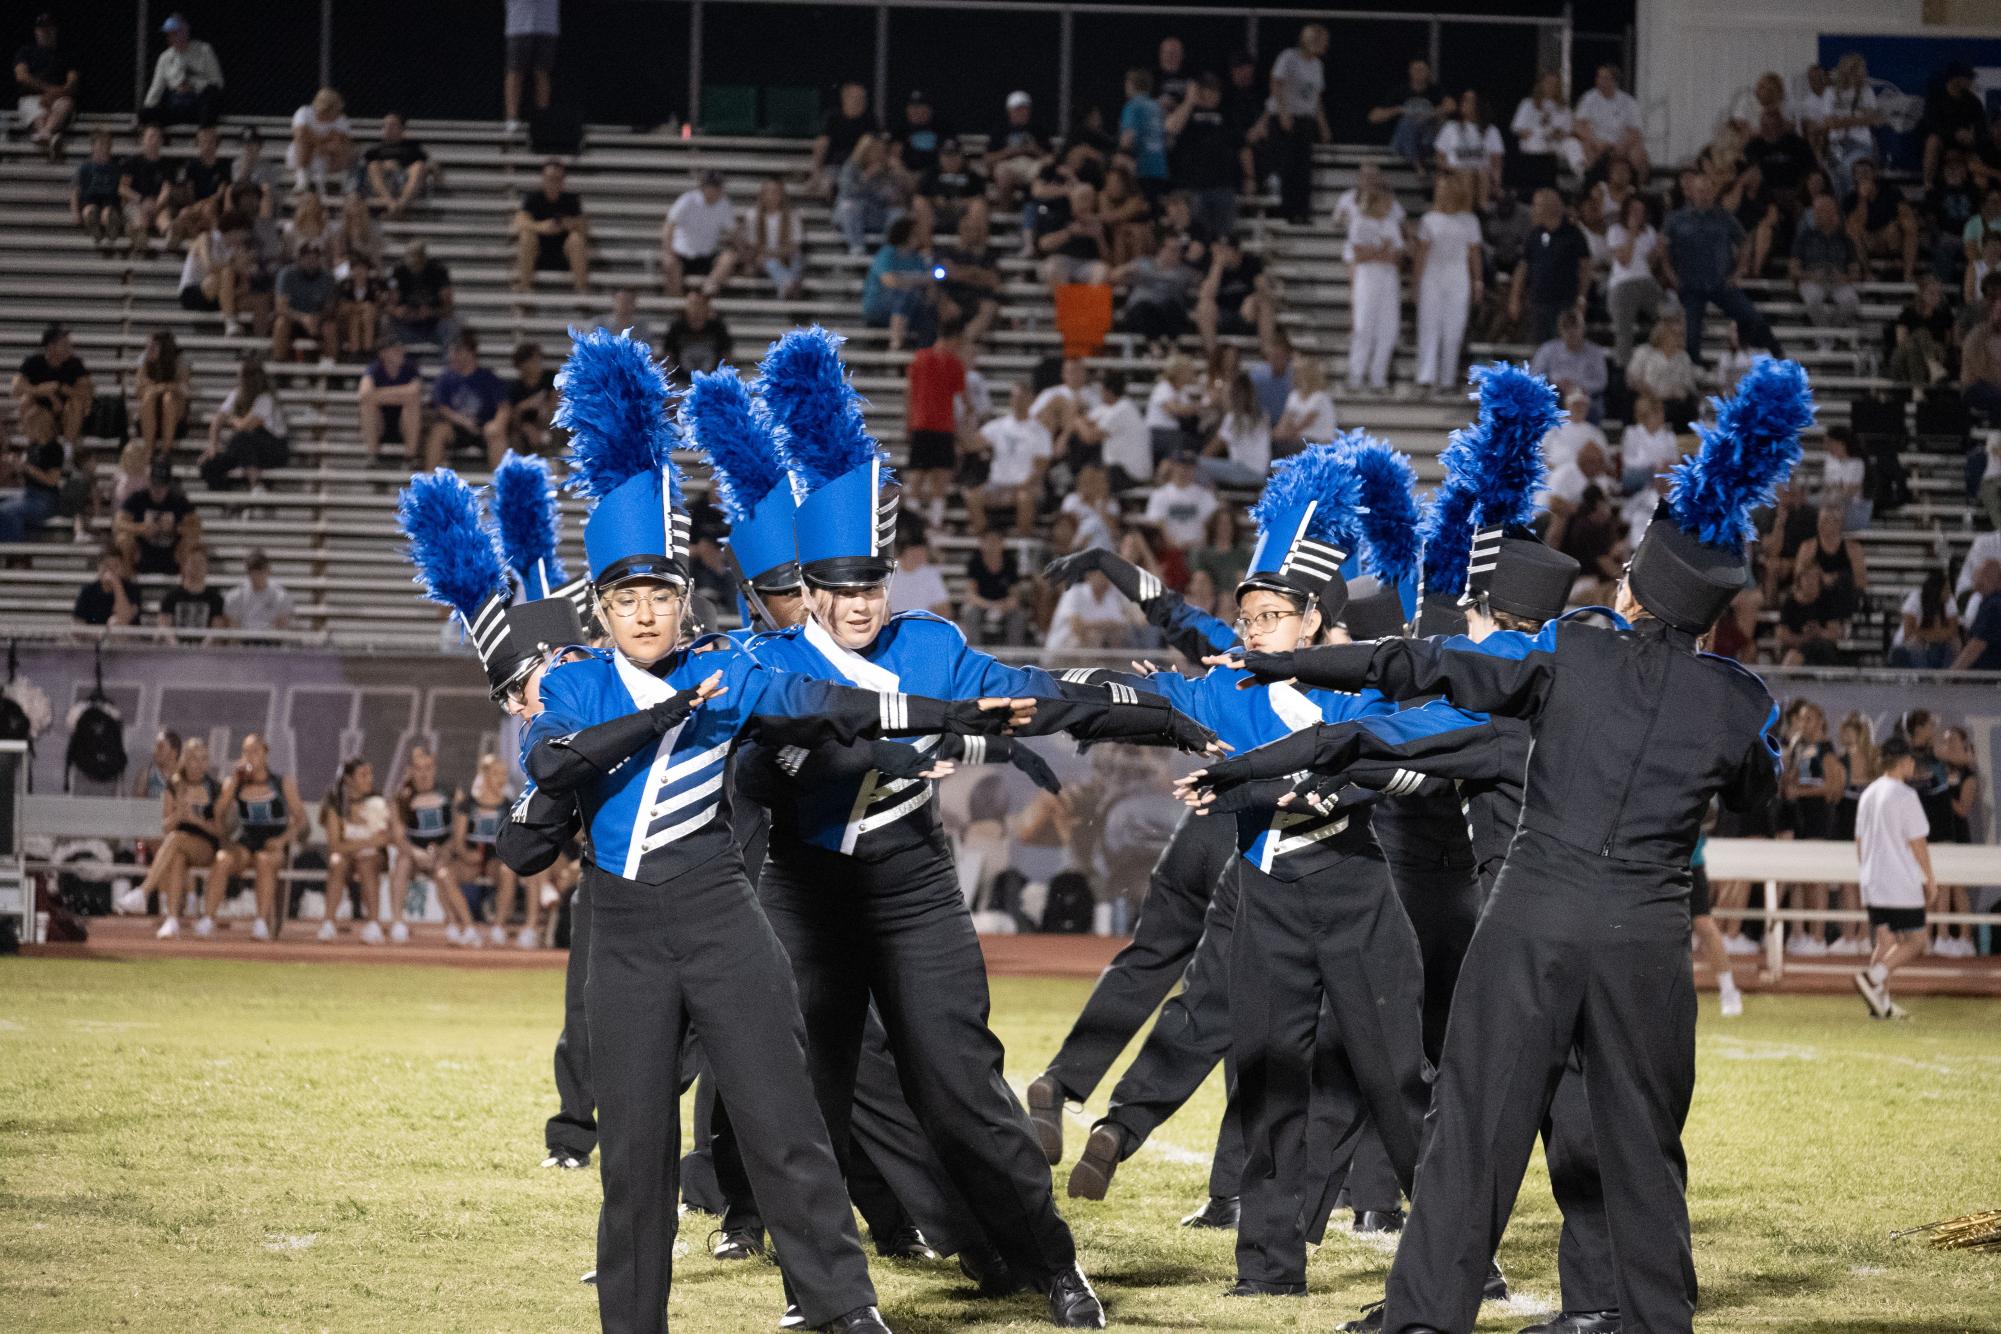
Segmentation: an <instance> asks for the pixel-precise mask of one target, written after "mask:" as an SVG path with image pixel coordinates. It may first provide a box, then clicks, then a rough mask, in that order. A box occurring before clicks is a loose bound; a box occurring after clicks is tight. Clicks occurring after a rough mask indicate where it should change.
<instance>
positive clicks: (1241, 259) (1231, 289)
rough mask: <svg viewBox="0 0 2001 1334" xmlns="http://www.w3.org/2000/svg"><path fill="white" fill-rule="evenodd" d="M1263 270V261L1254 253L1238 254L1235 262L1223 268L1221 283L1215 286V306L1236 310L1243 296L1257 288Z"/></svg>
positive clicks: (1248, 294)
mask: <svg viewBox="0 0 2001 1334" xmlns="http://www.w3.org/2000/svg"><path fill="white" fill-rule="evenodd" d="M1264 271H1265V262H1264V261H1263V260H1261V259H1259V258H1258V257H1257V256H1256V255H1251V254H1242V255H1239V256H1238V257H1237V262H1236V263H1235V264H1232V265H1231V266H1230V267H1229V268H1227V269H1224V270H1223V274H1222V279H1221V283H1220V285H1219V286H1218V287H1217V288H1216V305H1217V307H1218V308H1219V309H1222V310H1236V309H1237V308H1238V307H1240V306H1242V305H1243V304H1244V300H1245V298H1247V297H1249V296H1250V294H1251V293H1252V292H1255V291H1256V290H1257V283H1258V279H1259V278H1260V277H1261V276H1262V275H1263V274H1264Z"/></svg>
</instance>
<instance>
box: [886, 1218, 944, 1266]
mask: <svg viewBox="0 0 2001 1334" xmlns="http://www.w3.org/2000/svg"><path fill="white" fill-rule="evenodd" d="M875 1253H876V1254H877V1255H880V1256H881V1257H882V1258H883V1259H885V1260H935V1259H937V1258H938V1252H936V1251H934V1250H932V1249H931V1243H930V1242H928V1241H926V1240H924V1234H923V1233H922V1232H920V1231H918V1230H917V1228H916V1227H915V1226H914V1225H911V1224H907V1223H906V1224H905V1225H904V1226H902V1227H900V1228H898V1229H897V1230H896V1231H894V1232H892V1233H890V1234H889V1235H888V1236H887V1237H884V1238H883V1239H882V1240H881V1241H878V1242H877V1243H876V1244H875Z"/></svg>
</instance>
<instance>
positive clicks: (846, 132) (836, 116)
mask: <svg viewBox="0 0 2001 1334" xmlns="http://www.w3.org/2000/svg"><path fill="white" fill-rule="evenodd" d="M881 132H882V125H881V123H880V122H878V121H877V120H876V118H875V116H874V115H873V114H871V113H870V112H866V111H864V112H863V113H862V114H861V115H859V116H843V115H842V114H841V110H840V108H839V107H836V108H834V109H833V110H832V111H829V112H828V113H827V118H826V119H825V120H823V121H821V122H820V133H821V134H824V135H826V136H827V164H828V165H829V166H831V167H837V168H838V167H839V166H840V165H841V164H842V163H843V162H846V161H847V160H848V158H849V156H850V155H852V154H853V153H854V151H855V145H856V144H858V143H860V142H861V141H862V136H863V135H865V134H880V133H881Z"/></svg>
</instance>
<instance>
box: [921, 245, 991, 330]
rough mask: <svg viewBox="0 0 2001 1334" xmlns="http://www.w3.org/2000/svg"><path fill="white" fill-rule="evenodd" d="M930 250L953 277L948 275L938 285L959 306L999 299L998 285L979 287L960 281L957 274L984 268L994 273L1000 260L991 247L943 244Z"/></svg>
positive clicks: (975, 304) (974, 304)
mask: <svg viewBox="0 0 2001 1334" xmlns="http://www.w3.org/2000/svg"><path fill="white" fill-rule="evenodd" d="M932 253H933V254H935V255H936V256H937V258H938V262H939V263H940V264H948V265H950V266H951V268H950V269H949V270H948V272H950V273H951V274H952V275H953V277H951V278H947V279H946V280H945V281H944V282H943V283H940V284H939V286H940V287H941V288H942V289H943V291H944V293H945V295H946V296H948V297H951V298H952V300H953V301H955V302H957V303H958V304H959V305H961V306H977V305H978V304H979V303H980V302H982V301H993V300H996V299H998V297H999V295H1000V293H999V290H998V289H997V288H993V287H982V286H979V285H978V284H976V283H969V282H963V281H960V280H959V278H958V275H960V274H963V273H964V272H966V270H968V269H986V270H989V271H990V272H992V273H995V274H996V275H997V274H998V273H999V272H1000V261H999V260H998V259H996V258H994V248H993V247H992V246H990V245H984V246H980V247H979V248H977V249H973V248H969V247H967V246H962V245H956V244H954V245H943V246H939V247H937V248H936V249H935V250H934V251H933V252H932ZM968 313H969V314H970V313H971V312H970V311H969V312H968Z"/></svg>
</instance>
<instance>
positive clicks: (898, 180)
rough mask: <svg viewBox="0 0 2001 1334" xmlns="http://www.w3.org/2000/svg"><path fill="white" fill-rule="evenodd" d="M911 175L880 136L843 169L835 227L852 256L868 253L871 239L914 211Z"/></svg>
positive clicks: (867, 138) (861, 147) (866, 140)
mask: <svg viewBox="0 0 2001 1334" xmlns="http://www.w3.org/2000/svg"><path fill="white" fill-rule="evenodd" d="M911 185H912V181H911V178H910V174H909V173H908V172H906V171H904V169H903V167H902V166H901V165H900V164H899V163H897V162H896V160H895V159H893V158H892V157H890V155H889V149H888V147H887V146H886V145H885V144H884V142H883V141H882V139H881V138H880V137H879V136H877V135H873V134H871V135H867V136H865V137H864V138H863V139H862V140H861V142H859V143H857V144H856V145H855V149H854V152H853V153H851V154H849V155H848V160H847V161H846V162H845V163H843V164H842V165H841V170H840V179H839V185H838V188H837V190H836V194H835V199H834V226H835V228H836V229H838V230H839V231H840V233H841V236H842V239H844V240H845V241H846V242H847V243H848V253H849V254H851V255H861V254H865V253H867V250H868V240H869V238H870V237H871V236H875V235H878V234H882V233H886V232H887V231H888V229H889V228H890V227H892V226H894V225H895V223H896V222H897V221H898V220H900V219H902V218H903V217H904V216H906V215H907V214H908V212H909V208H910V190H911Z"/></svg>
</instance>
